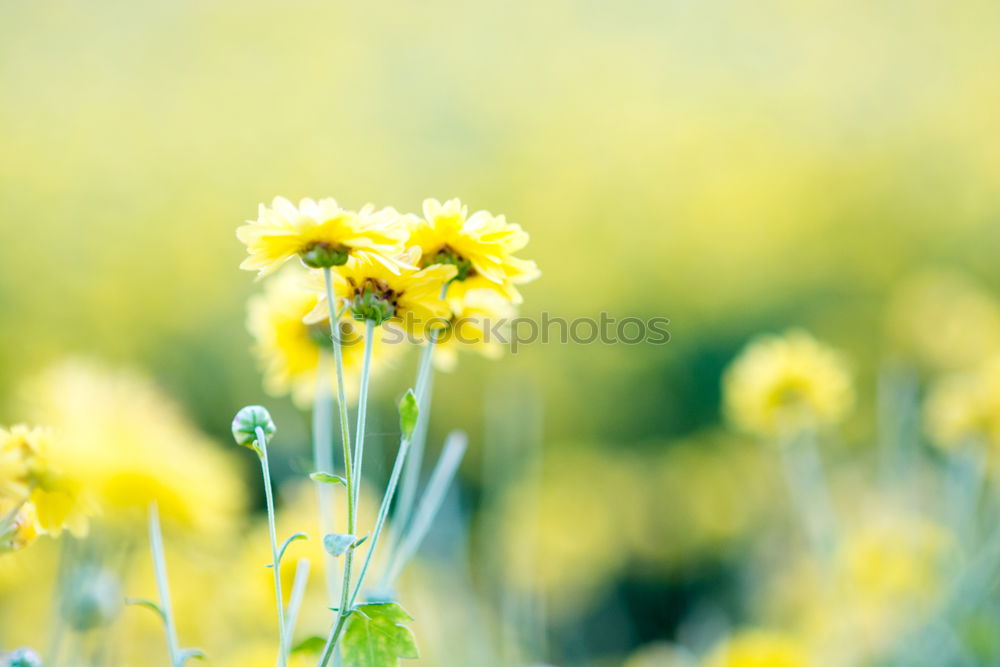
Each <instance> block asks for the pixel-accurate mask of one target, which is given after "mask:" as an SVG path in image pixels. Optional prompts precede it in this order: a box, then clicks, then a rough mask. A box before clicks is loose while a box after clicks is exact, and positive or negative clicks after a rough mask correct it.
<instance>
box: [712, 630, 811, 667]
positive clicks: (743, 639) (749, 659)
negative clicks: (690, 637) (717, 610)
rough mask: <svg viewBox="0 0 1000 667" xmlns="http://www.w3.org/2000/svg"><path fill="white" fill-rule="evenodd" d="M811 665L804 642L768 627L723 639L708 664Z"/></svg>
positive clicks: (742, 666) (750, 666)
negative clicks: (771, 630)
mask: <svg viewBox="0 0 1000 667" xmlns="http://www.w3.org/2000/svg"><path fill="white" fill-rule="evenodd" d="M809 664H810V661H809V659H808V656H807V651H806V649H805V647H804V646H803V645H802V643H801V642H799V641H797V640H795V639H793V638H792V637H789V636H787V635H784V634H781V633H777V632H769V631H765V630H746V631H743V632H741V633H739V634H737V635H735V636H733V637H730V638H729V639H727V640H725V641H724V642H722V643H721V644H720V645H719V646H718V647H716V649H715V650H714V651H712V653H711V655H710V656H709V657H708V659H707V660H706V661H705V667H806V666H807V665H809Z"/></svg>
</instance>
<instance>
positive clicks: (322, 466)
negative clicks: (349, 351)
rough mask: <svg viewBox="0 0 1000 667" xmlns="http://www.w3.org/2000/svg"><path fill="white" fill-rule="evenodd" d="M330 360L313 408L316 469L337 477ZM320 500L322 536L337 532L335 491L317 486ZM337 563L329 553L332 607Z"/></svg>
mask: <svg viewBox="0 0 1000 667" xmlns="http://www.w3.org/2000/svg"><path fill="white" fill-rule="evenodd" d="M329 361H330V360H329V359H328V358H327V357H326V355H323V356H321V357H320V361H319V368H318V371H317V373H316V377H317V383H316V398H315V401H314V404H313V468H314V469H315V470H316V471H318V472H328V473H333V472H334V470H333V468H334V464H333V397H332V395H331V394H332V392H331V391H330V386H329V378H330V375H329V371H330V368H329ZM315 484H316V499H317V502H318V503H319V528H320V536H323V535H327V534H329V533H333V532H335V531H336V528H335V526H334V518H333V516H334V493H333V487H332V486H331V485H330V484H327V483H326V482H316V483H315ZM336 571H337V559H336V558H335V557H334V556H333V555H332V554H329V553H324V556H323V575H324V581H325V583H326V594H327V599H328V600H329V602H330V605H331V606H333V605H336V604H337V574H336Z"/></svg>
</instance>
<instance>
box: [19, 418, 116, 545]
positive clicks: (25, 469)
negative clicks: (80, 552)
mask: <svg viewBox="0 0 1000 667" xmlns="http://www.w3.org/2000/svg"><path fill="white" fill-rule="evenodd" d="M52 439H53V435H52V432H51V431H50V430H49V429H43V428H28V427H27V426H24V425H17V426H14V427H13V428H11V429H10V430H6V429H0V460H2V461H3V462H4V463H3V466H4V468H5V469H6V470H8V471H10V470H14V464H13V463H12V459H13V457H14V456H18V457H20V460H21V467H20V470H19V474H18V476H15V477H9V478H5V479H3V480H2V483H0V489H2V490H3V491H4V492H5V495H7V497H8V498H13V499H14V500H15V502H25V501H30V503H31V504H32V505H33V508H32V509H33V512H34V515H35V517H36V520H37V524H38V526H39V527H40V528H41V530H43V531H44V532H46V533H49V534H51V535H59V534H60V533H61V532H62V531H63V530H64V529H67V530H69V531H70V532H71V533H73V534H74V535H77V536H82V535H85V534H86V533H87V529H88V526H89V517H90V516H91V515H92V514H94V512H95V510H96V506H95V504H94V503H93V501H92V500H90V499H89V498H88V497H87V494H86V493H85V492H84V490H83V489H82V488H81V486H80V484H79V483H78V482H77V480H74V479H72V478H71V477H69V476H68V475H66V474H64V473H63V472H62V471H61V470H60V469H58V468H57V467H56V466H55V465H53V463H52V461H51V459H50V451H51V449H52V445H51V442H52Z"/></svg>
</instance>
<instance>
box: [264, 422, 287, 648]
mask: <svg viewBox="0 0 1000 667" xmlns="http://www.w3.org/2000/svg"><path fill="white" fill-rule="evenodd" d="M257 447H258V449H260V457H259V458H260V469H261V474H262V475H263V476H264V495H265V497H266V499H267V530H268V533H269V534H270V537H271V569H272V570H273V571H274V599H275V602H276V604H277V607H278V665H279V666H280V667H285V665H287V664H288V657H287V656H288V639H287V637H285V603H284V602H283V601H282V599H281V565H280V564H279V563H278V535H277V531H276V530H275V526H274V494H273V492H272V491H271V471H270V468H269V467H268V464H267V438H265V437H264V429H263V428H261V427H260V426H258V427H257Z"/></svg>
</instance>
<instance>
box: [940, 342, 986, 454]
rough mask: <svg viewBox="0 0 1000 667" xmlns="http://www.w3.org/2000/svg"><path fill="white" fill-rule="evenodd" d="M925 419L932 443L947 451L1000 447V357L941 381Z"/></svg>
mask: <svg viewBox="0 0 1000 667" xmlns="http://www.w3.org/2000/svg"><path fill="white" fill-rule="evenodd" d="M924 420H925V422H926V427H927V431H928V433H929V434H930V436H931V441H932V442H934V443H935V444H936V445H938V446H939V447H942V448H944V449H949V450H950V449H957V448H960V447H963V446H965V445H970V444H975V443H984V444H987V445H990V446H992V447H997V446H998V445H1000V357H994V358H992V359H990V360H989V361H987V362H986V363H985V364H983V366H982V367H981V368H978V369H976V370H974V371H969V372H965V373H956V374H952V375H948V376H945V377H943V378H942V379H940V380H938V381H937V383H936V384H935V385H934V386H933V387H932V389H931V390H930V392H929V394H928V397H927V401H926V405H925V409H924Z"/></svg>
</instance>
